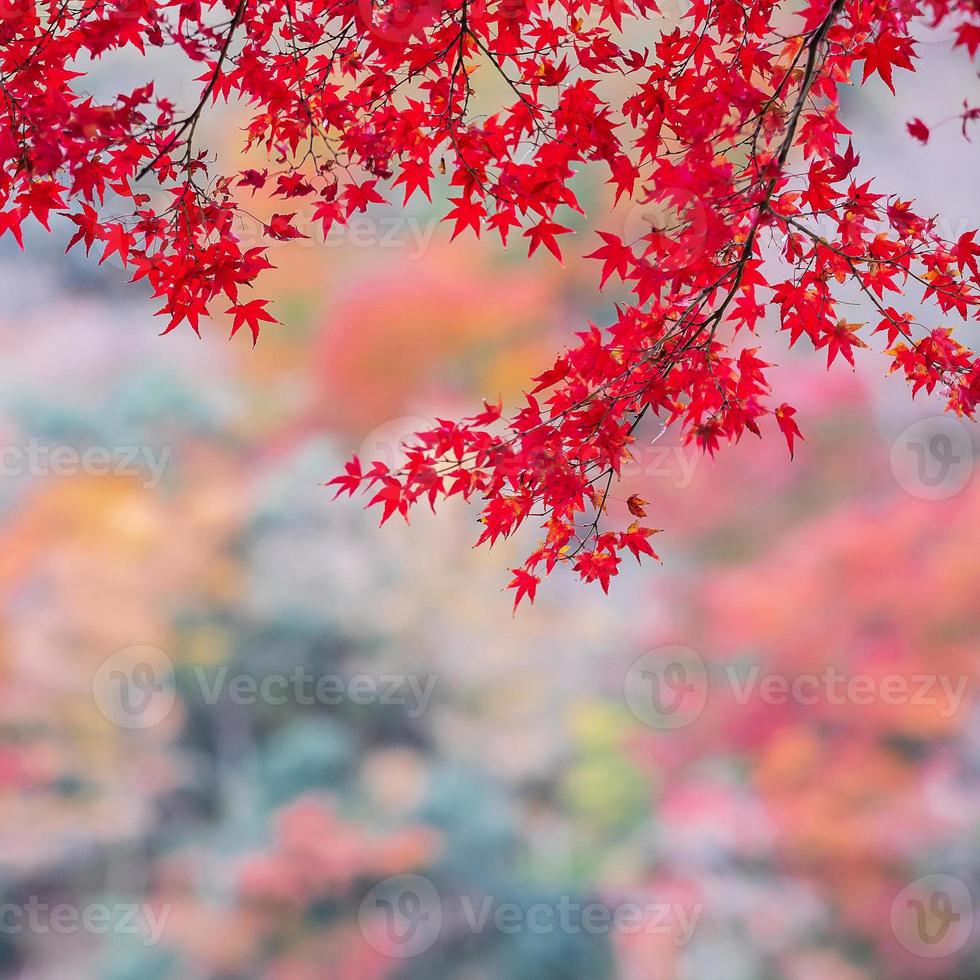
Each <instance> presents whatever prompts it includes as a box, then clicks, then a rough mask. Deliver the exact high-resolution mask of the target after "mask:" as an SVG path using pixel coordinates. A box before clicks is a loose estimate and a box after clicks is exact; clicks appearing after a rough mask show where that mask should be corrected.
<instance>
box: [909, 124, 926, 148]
mask: <svg viewBox="0 0 980 980" xmlns="http://www.w3.org/2000/svg"><path fill="white" fill-rule="evenodd" d="M905 125H906V128H907V129H908V131H909V133H910V134H911V135H912V136H914V137H915V138H916V139H917V140H918V141H919V142H920V143H922V144H923V145H925V144H926V143H928V142H929V127H928V126H927V125H926V124H925V123H924V122H923V121H922V120H921V119H918V118H916V119H913V120H912V121H911V122H908V123H906V124H905Z"/></svg>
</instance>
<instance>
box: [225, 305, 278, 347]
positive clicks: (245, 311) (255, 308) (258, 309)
mask: <svg viewBox="0 0 980 980" xmlns="http://www.w3.org/2000/svg"><path fill="white" fill-rule="evenodd" d="M268 305H269V301H268V300H267V299H253V300H251V301H249V302H248V303H238V304H235V305H234V306H230V307H229V308H228V309H227V310H225V313H230V314H231V315H232V316H233V317H234V320H233V322H232V325H231V334H230V335H229V336H230V337H234V336H235V334H236V333H238V331H239V329H240V328H241V327H243V326H247V327H248V329H249V330H250V331H251V334H252V346H253V347H254V346H255V344H256V343H257V342H258V339H259V330H260V329H261V327H262V324H263V323H278V322H279V321H278V320H276V318H275V317H274V316H273V315H272V314H271V313H268V312H266V309H265V308H266V307H267V306H268Z"/></svg>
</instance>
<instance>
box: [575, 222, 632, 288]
mask: <svg viewBox="0 0 980 980" xmlns="http://www.w3.org/2000/svg"><path fill="white" fill-rule="evenodd" d="M598 235H599V237H600V238H601V239H602V240H603V241H604V242H605V244H604V245H603V246H602V247H601V248H597V249H596V250H595V251H594V252H590V253H589V254H588V255H586V256H585V257H586V258H587V259H601V260H602V277H601V279H600V280H599V288H600V289H602V287H603V286H605V284H606V280H607V279H608V278H609V277H610V276H611V275H612V274H613V273H614V272H615V273H616V274H617V275H618V276H619V278H620V279H623V280H625V279H626V276H627V274H628V273H629V267H630V262H631V261H632V260H633V252H632V250H631V249H630V248H629V247H627V246H626V245H624V244H623V240H622V239H621V238H620V237H619V236H618V235H612V234H610V233H609V232H605V231H600V232H598Z"/></svg>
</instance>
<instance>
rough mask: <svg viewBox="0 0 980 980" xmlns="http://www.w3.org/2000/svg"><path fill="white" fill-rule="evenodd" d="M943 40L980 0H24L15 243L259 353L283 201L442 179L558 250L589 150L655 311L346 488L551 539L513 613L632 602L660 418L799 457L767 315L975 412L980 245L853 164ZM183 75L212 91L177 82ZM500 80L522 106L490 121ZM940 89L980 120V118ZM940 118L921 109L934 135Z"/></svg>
mask: <svg viewBox="0 0 980 980" xmlns="http://www.w3.org/2000/svg"><path fill="white" fill-rule="evenodd" d="M671 2H673V0H671ZM668 13H669V14H671V15H672V16H666V15H667V14H668ZM936 26H940V27H942V28H943V36H945V37H948V38H949V44H950V45H951V46H952V47H954V48H958V49H961V50H962V51H964V52H965V53H966V54H967V55H968V56H970V57H975V56H976V54H977V51H978V49H980V0H808V2H804V3H801V2H798V0H792V2H790V0H693V2H690V3H687V2H685V3H683V4H681V6H680V8H679V9H671V10H669V11H668V10H667V8H666V7H665V8H664V10H661V9H660V8H658V5H657V3H655V2H654V0H630V2H626V0H552V2H548V0H390V2H378V0H261V2H260V0H109V2H106V0H44V2H40V0H38V2H35V0H0V233H3V234H9V235H12V236H14V237H15V238H16V239H17V241H18V242H21V243H22V241H23V227H24V225H25V224H29V223H31V222H38V223H40V224H41V225H43V226H44V227H45V228H48V227H49V223H50V220H51V218H52V215H56V214H57V215H62V216H64V217H65V218H67V220H68V221H69V222H71V225H69V226H68V227H69V229H70V233H69V236H68V237H69V243H68V247H69V248H72V247H78V248H83V249H84V250H85V251H86V252H94V254H95V255H96V256H97V257H99V258H100V260H105V259H106V258H108V257H110V256H116V257H117V259H118V261H120V262H122V263H123V264H124V265H126V267H127V268H128V269H130V270H131V272H132V276H133V279H134V280H137V281H139V280H145V281H146V282H147V283H148V284H149V286H150V288H151V289H152V292H153V294H154V295H155V296H156V297H158V298H159V301H160V304H161V306H160V313H161V315H162V316H163V317H164V318H165V330H164V332H169V331H171V330H174V329H177V328H181V327H189V328H190V329H193V330H195V331H197V330H198V329H199V327H200V324H201V319H202V317H204V316H206V315H207V314H208V313H209V312H211V313H221V314H228V315H230V317H231V318H232V333H233V334H234V333H236V332H237V331H239V330H240V329H241V328H242V327H246V328H247V329H248V330H249V331H250V333H251V335H252V337H253V339H254V338H257V337H258V335H259V332H260V328H261V327H262V325H263V323H267V322H273V317H272V315H271V313H269V312H268V311H267V302H266V300H264V299H263V298H262V293H261V289H262V287H261V273H262V272H263V270H264V269H266V268H268V267H269V266H270V262H269V259H268V258H267V249H266V247H265V246H264V244H263V243H261V242H259V243H256V242H255V241H254V240H252V239H251V238H250V236H248V235H243V234H242V233H241V229H242V227H243V222H244V219H245V218H247V217H250V216H249V212H248V206H249V201H250V195H252V194H254V193H256V192H257V191H259V190H261V191H262V193H263V194H266V195H269V196H271V197H272V198H273V199H274V200H275V201H277V202H279V203H280V204H281V207H279V208H277V211H276V213H275V215H274V217H272V218H271V220H269V221H268V223H264V224H263V229H264V236H265V239H266V242H267V243H268V242H272V241H276V240H279V241H282V240H288V239H292V238H297V237H300V236H302V235H304V234H305V233H306V232H307V231H309V230H310V228H311V226H313V227H318V228H320V229H322V231H323V232H324V233H326V232H328V231H329V230H330V229H331V228H332V227H333V226H335V225H338V224H339V225H342V224H344V223H345V222H346V221H348V219H350V218H351V217H352V216H353V215H355V214H357V213H358V212H363V211H365V210H366V209H367V208H369V207H370V206H371V205H372V204H376V203H381V202H384V201H389V200H390V201H393V202H397V203H400V202H402V201H405V202H407V201H408V200H409V199H410V198H412V197H413V195H425V196H426V197H430V195H431V193H432V191H433V189H434V188H433V183H434V181H435V182H436V183H437V184H438V183H440V182H442V183H445V182H448V185H449V187H450V189H451V192H450V194H449V196H448V200H447V201H446V202H445V205H444V213H445V219H446V221H448V222H450V223H451V226H452V234H453V237H455V236H457V235H476V236H480V235H491V236H499V238H500V240H501V241H502V242H504V243H505V244H508V245H510V246H511V247H516V248H526V249H527V251H528V253H530V254H533V253H535V252H536V251H538V250H543V251H546V252H550V253H551V254H552V255H553V256H554V258H555V260H556V261H561V259H562V248H563V246H564V247H565V248H567V247H568V246H567V245H565V242H566V241H567V240H566V239H563V236H564V235H565V234H566V233H567V232H568V231H569V229H568V227H567V224H566V222H567V220H568V215H570V214H571V213H572V212H574V211H581V210H582V207H581V205H580V202H579V200H578V197H577V196H576V192H575V189H574V181H573V178H574V176H575V175H576V174H577V173H578V172H580V171H582V170H583V169H587V168H588V169H595V170H596V172H598V173H599V174H601V175H602V179H604V180H607V181H608V183H609V184H610V185H611V190H612V194H613V196H614V197H615V199H616V200H617V201H618V202H620V203H621V204H622V203H623V202H635V203H636V204H637V205H648V204H650V205H656V206H658V207H660V208H662V209H664V210H665V211H666V212H667V213H669V214H670V215H671V218H670V220H669V221H664V222H659V223H654V222H651V223H649V224H648V225H647V226H646V227H643V228H641V229H640V230H639V234H638V235H637V236H636V237H633V238H632V239H630V238H629V236H624V235H623V233H622V226H621V225H620V226H618V230H617V227H613V226H611V225H610V226H609V227H608V230H600V231H599V232H598V238H597V239H596V240H595V241H594V243H593V244H592V245H591V246H590V247H589V248H590V252H589V256H588V257H589V258H591V259H594V260H595V269H596V287H597V288H601V287H603V286H606V284H607V283H609V282H610V281H611V280H612V281H614V282H615V281H620V282H621V283H622V284H625V287H626V288H627V289H628V290H629V295H630V297H631V299H630V302H628V303H621V304H619V305H618V306H617V307H616V316H615V319H614V320H613V322H611V323H603V324H598V325H596V324H591V323H585V322H583V324H582V329H581V331H580V332H579V333H578V334H577V337H576V341H575V343H574V344H573V345H572V346H571V347H570V348H569V349H567V350H565V351H564V352H562V353H561V354H560V355H559V356H558V357H557V359H556V360H555V362H554V364H553V365H552V366H551V367H549V368H548V369H547V370H545V371H544V372H543V373H542V374H541V375H540V376H539V377H537V378H535V379H534V382H533V384H532V385H529V389H530V390H529V392H528V394H527V396H526V400H525V403H524V404H523V405H521V406H519V407H517V408H516V410H513V411H512V412H506V413H505V412H504V411H503V409H502V407H501V406H500V405H499V404H486V405H485V406H484V407H483V410H482V411H480V412H478V413H477V414H475V415H473V416H472V417H470V418H467V419H464V420H461V421H439V422H438V423H437V424H436V425H435V426H434V427H433V428H431V429H430V430H428V431H425V432H421V433H418V434H417V435H416V436H415V437H414V439H412V440H411V441H410V443H409V445H408V447H407V450H406V456H407V458H406V461H405V462H404V464H403V465H402V466H401V467H400V468H398V469H394V468H391V467H389V466H388V465H386V464H384V463H381V462H373V463H372V462H370V461H363V462H362V461H360V460H358V459H356V458H355V459H352V460H351V461H350V462H349V463H348V464H347V466H346V472H345V473H344V474H343V475H341V476H340V477H338V478H337V479H336V480H335V481H333V482H334V483H335V485H336V486H337V487H338V490H339V492H344V491H347V492H349V493H351V494H353V493H354V492H356V491H359V490H366V491H368V492H369V494H370V497H369V502H370V503H371V504H374V505H377V506H379V507H380V508H381V515H382V520H386V519H387V518H388V517H390V516H391V515H393V514H400V515H402V516H406V515H407V514H408V511H409V509H410V508H411V507H412V506H413V505H414V504H416V503H418V502H420V501H422V502H425V503H426V504H428V505H432V506H434V505H435V504H436V503H437V502H438V501H439V500H441V499H443V498H446V497H451V496H454V495H461V496H462V497H464V498H466V499H468V500H472V501H474V502H476V503H478V504H479V506H480V508H481V516H480V520H481V522H482V524H483V531H482V535H481V537H480V541H481V542H488V543H491V544H492V543H493V542H494V541H496V540H497V539H499V538H501V537H504V536H509V535H511V534H512V533H513V532H515V531H516V530H517V529H518V528H519V527H520V526H522V525H524V524H525V523H526V522H532V523H534V524H537V525H540V527H541V537H540V540H539V542H538V543H537V545H536V546H535V548H534V550H533V552H532V553H531V554H530V555H529V556H528V557H527V559H526V561H525V562H524V563H523V564H522V565H520V566H519V567H518V568H516V569H515V570H514V578H513V581H512V582H511V586H512V588H513V589H514V590H515V596H516V599H517V601H520V599H521V598H523V597H525V596H527V597H529V598H531V599H533V598H534V594H535V589H536V587H537V585H538V583H539V581H540V580H541V577H542V576H543V575H544V574H546V573H548V572H550V571H551V570H552V569H553V568H555V567H556V565H558V564H559V563H568V564H569V565H570V566H571V567H572V568H573V569H574V572H575V573H576V574H577V575H578V576H579V577H580V578H581V579H583V580H585V581H590V582H591V581H595V582H598V583H600V585H601V586H602V587H603V588H604V589H605V588H607V587H608V585H609V581H610V578H611V577H612V576H614V575H615V574H616V573H617V569H618V567H619V565H620V562H621V561H622V560H623V558H624V557H629V556H634V557H635V558H636V559H637V560H639V559H641V558H642V557H643V556H644V555H646V556H654V551H653V548H652V546H651V543H650V539H651V537H652V535H653V534H654V533H655V531H654V529H653V528H652V527H650V526H647V524H646V523H645V518H646V512H645V507H646V506H647V505H646V502H645V501H642V500H640V499H638V498H636V497H635V496H634V497H631V498H630V499H629V501H628V502H627V504H628V506H627V509H628V510H629V511H630V512H631V513H629V515H628V517H627V518H626V519H624V520H623V521H622V523H621V526H618V527H609V526H607V523H608V520H609V518H608V514H607V512H606V508H605V503H606V500H607V497H608V496H609V492H610V488H611V486H612V484H613V481H615V480H616V479H617V476H618V475H619V473H620V471H621V467H622V466H623V464H624V462H625V461H627V460H628V459H629V458H630V453H631V446H633V447H635V438H636V437H635V435H634V434H635V433H636V432H637V429H638V427H639V426H640V424H641V421H642V420H643V419H644V418H647V419H648V422H649V420H653V424H654V427H655V430H656V429H659V428H661V427H665V426H675V427H677V428H679V429H680V431H681V432H682V434H683V437H684V438H685V439H686V440H688V441H690V442H693V443H696V444H697V445H698V446H699V447H700V448H701V449H702V450H703V451H705V452H708V453H712V454H713V453H714V452H715V451H716V450H717V449H718V448H719V447H720V446H721V445H722V444H724V443H732V442H737V441H739V440H740V439H741V438H742V437H743V436H744V435H745V434H746V433H751V434H752V435H754V436H761V435H764V434H765V433H766V430H767V429H770V430H772V431H776V430H778V431H779V432H781V433H782V436H783V437H784V438H785V440H786V442H787V443H788V446H789V450H790V452H791V453H792V452H793V450H794V446H795V443H796V440H797V439H799V438H801V435H800V430H799V428H798V427H797V420H796V418H795V409H794V408H793V406H792V403H791V399H792V393H788V392H786V393H780V394H774V393H773V392H772V391H771V389H770V384H769V382H768V381H767V368H768V367H769V364H767V363H766V361H765V360H763V358H762V357H761V356H760V345H759V342H758V341H757V340H756V337H757V334H758V333H760V332H763V331H778V332H781V333H783V334H785V341H786V343H787V344H789V345H793V344H796V343H797V342H800V343H803V344H805V345H809V346H812V347H813V348H815V349H816V350H819V351H825V352H826V358H827V363H828V366H829V365H832V364H833V363H834V361H835V360H838V359H840V360H844V361H850V362H852V363H853V359H854V352H855V349H858V348H866V347H874V346H880V347H881V349H883V350H885V351H886V352H887V355H888V357H889V358H890V359H891V365H892V370H893V371H895V372H897V373H899V374H900V375H902V376H904V377H905V379H906V380H907V381H908V383H909V385H910V386H911V389H912V391H913V393H915V392H918V391H919V390H925V391H929V392H931V391H934V390H940V391H942V392H943V393H944V395H945V396H946V397H947V399H948V405H949V409H950V410H951V411H953V412H956V413H959V414H963V415H967V416H972V415H973V414H974V412H975V410H976V408H977V404H978V402H980V360H978V358H977V356H976V354H975V353H974V352H973V351H972V350H970V349H969V348H968V347H966V346H963V344H961V342H960V341H959V340H957V339H956V336H955V333H956V332H957V329H959V332H960V333H961V334H962V333H964V332H965V331H964V330H963V329H962V328H963V327H964V326H965V325H967V324H968V323H969V321H971V320H976V319H977V318H978V315H980V314H978V303H980V242H978V241H977V239H976V234H975V233H973V232H966V233H964V234H960V235H958V236H950V237H948V238H947V237H944V236H943V234H942V227H944V226H943V224H942V222H940V221H939V220H938V219H937V218H935V217H933V216H926V215H921V214H919V213H917V212H916V209H915V205H914V203H913V202H911V201H904V200H900V199H899V198H898V197H896V196H895V195H894V194H890V193H889V190H888V188H886V187H878V186H876V184H875V183H873V182H872V181H859V180H858V179H857V178H856V177H855V168H856V167H857V165H858V162H859V153H860V147H855V146H854V145H853V143H852V141H851V140H850V138H849V132H848V130H847V127H846V126H845V125H844V124H843V122H842V121H841V118H840V113H839V99H840V96H841V91H842V89H843V88H845V87H849V86H859V85H863V84H865V83H868V84H877V85H885V86H887V87H888V88H890V89H892V90H893V91H894V88H893V86H894V80H895V78H896V76H897V74H898V73H901V72H911V71H914V70H915V67H916V60H917V58H918V57H919V52H918V48H917V45H916V42H915V41H914V40H913V35H914V34H915V32H916V31H920V30H922V29H923V28H926V29H928V28H930V27H936ZM134 54H135V55H138V56H142V58H143V59H145V63H146V72H145V77H144V78H143V79H142V80H141V83H140V84H139V85H137V87H135V88H132V89H131V90H127V91H122V92H117V93H115V94H113V95H111V96H107V95H106V93H105V92H103V91H102V88H103V87H104V86H100V84H99V81H100V75H99V72H100V68H101V66H102V64H103V63H105V62H107V61H108V60H109V59H112V58H113V57H116V56H119V55H122V56H125V57H126V58H127V59H128V60H127V62H126V64H127V69H126V70H127V75H129V74H131V73H132V62H133V60H134V57H133V56H134ZM136 60H137V61H138V62H139V58H138V57H137V58H136ZM188 67H190V68H192V69H193V72H192V77H194V78H195V81H194V83H193V86H194V87H193V91H194V93H195V94H194V98H193V99H192V100H190V101H189V102H186V104H185V103H184V102H183V100H179V99H174V100H172V97H168V92H167V91H166V88H167V86H166V84H165V82H166V79H167V78H168V77H169V74H170V73H173V72H177V73H179V72H181V71H185V70H186V69H187V68H188ZM491 75H492V76H494V77H495V78H496V79H497V85H496V88H495V91H498V92H504V93H506V97H505V98H503V99H501V100H500V102H499V104H498V105H495V106H493V107H492V111H490V112H489V113H488V112H487V111H486V107H485V106H483V105H481V106H480V107H479V111H477V108H476V106H475V100H476V93H475V89H476V87H477V82H478V80H480V79H482V78H484V77H488V76H491ZM96 93H99V94H96ZM226 101H227V102H232V103H235V104H237V105H238V106H240V107H241V109H242V110H243V111H244V112H245V113H246V114H247V123H246V127H245V132H244V142H245V146H246V148H247V149H248V151H249V152H250V154H251V155H252V158H254V156H255V155H256V153H258V154H260V155H261V159H262V160H263V161H264V163H263V164H261V165H259V166H255V167H249V168H246V169H240V170H238V169H233V170H229V169H228V168H226V167H222V165H221V162H220V160H219V159H218V157H217V155H216V154H215V152H214V150H213V148H208V147H207V146H203V145H201V144H200V133H199V129H200V125H199V124H200V123H201V120H202V117H203V116H204V115H205V114H206V113H207V112H208V110H209V109H210V108H212V107H213V106H214V105H215V104H216V103H219V102H226ZM947 101H948V104H941V103H946V102H947ZM178 102H181V104H178ZM936 102H937V118H938V117H949V116H953V117H954V118H955V119H957V120H958V121H959V124H960V125H961V126H962V130H963V135H964V136H965V137H966V138H969V135H970V128H971V123H973V122H975V121H977V120H978V119H980V107H973V106H971V104H970V103H969V101H964V100H963V98H962V97H961V96H960V97H957V96H956V94H955V93H953V94H950V93H937V97H936ZM932 122H933V121H932V120H925V121H924V120H922V119H918V118H916V119H910V120H909V124H908V129H909V138H910V140H913V139H914V140H919V141H922V142H925V141H927V140H928V139H929V137H930V126H931V125H932ZM250 159H251V158H250ZM436 174H438V175H439V178H438V180H436ZM594 217H596V222H597V225H598V227H599V228H600V229H603V220H602V216H601V215H600V216H594ZM862 296H863V298H864V302H865V303H867V304H870V305H869V306H868V307H867V308H869V309H873V310H874V311H875V313H874V316H873V317H872V318H871V319H870V320H869V321H868V322H850V321H849V320H848V317H847V315H846V314H845V312H844V310H845V309H851V308H853V306H854V300H855V299H861V298H862ZM392 329H397V325H394V326H393V327H392ZM784 398H786V399H790V400H789V401H787V400H784Z"/></svg>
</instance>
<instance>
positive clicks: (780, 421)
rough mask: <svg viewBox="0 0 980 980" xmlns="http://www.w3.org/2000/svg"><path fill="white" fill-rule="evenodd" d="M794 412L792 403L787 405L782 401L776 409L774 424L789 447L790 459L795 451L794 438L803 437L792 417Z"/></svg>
mask: <svg viewBox="0 0 980 980" xmlns="http://www.w3.org/2000/svg"><path fill="white" fill-rule="evenodd" d="M795 414H796V409H795V408H793V406H792V405H787V404H786V402H783V404H782V405H780V406H779V408H777V409H776V424H777V425H778V426H779V431H780V432H782V434H783V438H784V439H785V440H786V445H787V446H788V447H789V458H790V459H792V458H793V456H794V455H795V452H796V449H795V446H794V440H796V439H802V438H803V435H802V434H801V432H800V427H799V426H798V425H797V424H796V421H795V420H794V418H793V416H794V415H795Z"/></svg>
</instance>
